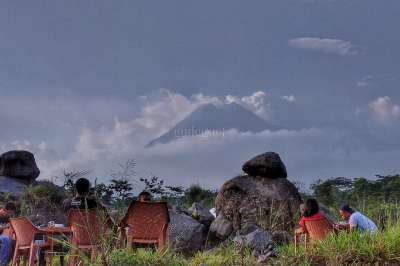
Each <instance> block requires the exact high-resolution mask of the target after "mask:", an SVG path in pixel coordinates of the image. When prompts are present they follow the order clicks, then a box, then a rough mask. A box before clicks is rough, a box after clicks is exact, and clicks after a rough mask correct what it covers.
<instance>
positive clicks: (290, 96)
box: [282, 94, 296, 103]
mask: <svg viewBox="0 0 400 266" xmlns="http://www.w3.org/2000/svg"><path fill="white" fill-rule="evenodd" d="M282 99H284V100H285V101H288V102H290V103H293V102H295V101H296V97H295V96H294V95H293V94H290V95H284V96H282Z"/></svg>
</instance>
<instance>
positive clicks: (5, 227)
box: [0, 202, 17, 266]
mask: <svg viewBox="0 0 400 266" xmlns="http://www.w3.org/2000/svg"><path fill="white" fill-rule="evenodd" d="M16 211H17V206H16V205H15V203H14V202H7V203H6V205H5V206H4V208H2V209H0V233H1V235H0V265H1V266H3V265H8V264H9V262H10V260H11V256H12V253H13V246H14V241H13V240H12V238H11V237H12V229H11V228H10V218H12V217H14V216H15V213H16Z"/></svg>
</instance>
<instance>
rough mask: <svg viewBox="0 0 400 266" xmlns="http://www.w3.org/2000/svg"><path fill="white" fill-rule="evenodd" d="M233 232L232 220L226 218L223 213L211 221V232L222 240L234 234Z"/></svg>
mask: <svg viewBox="0 0 400 266" xmlns="http://www.w3.org/2000/svg"><path fill="white" fill-rule="evenodd" d="M232 232H233V225H232V222H231V221H229V220H228V219H226V217H225V216H224V215H223V214H222V213H221V214H220V215H218V216H217V218H215V220H214V221H213V222H212V223H211V226H210V233H211V234H212V235H214V236H216V237H217V238H218V239H220V240H225V239H226V238H228V237H229V236H230V235H231V234H232Z"/></svg>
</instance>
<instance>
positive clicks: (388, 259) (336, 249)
mask: <svg viewBox="0 0 400 266" xmlns="http://www.w3.org/2000/svg"><path fill="white" fill-rule="evenodd" d="M95 265H96V266H97V265H98V266H100V265H110V266H117V265H118V266H120V265H128V266H129V265H132V266H133V265H138V266H181V265H182V266H183V265H189V266H202V265H204V266H205V265H207V266H225V265H226V266H242V265H243V266H247V265H250V266H251V265H259V264H257V261H256V259H255V258H254V257H253V256H252V255H251V251H250V250H240V249H239V248H237V247H236V246H235V245H234V244H231V245H229V246H227V247H221V248H217V249H215V250H213V251H208V252H207V251H205V252H199V253H197V254H195V255H194V256H190V257H185V256H183V255H180V254H175V253H173V252H169V251H166V252H163V253H160V252H152V251H149V250H144V249H139V250H137V251H136V252H127V251H125V250H115V251H113V252H112V253H111V254H110V255H109V257H108V258H107V263H106V264H104V263H101V262H99V263H97V264H95ZM267 265H273V266H278V265H303V266H306V265H400V223H398V224H396V225H392V226H390V227H388V228H386V229H385V230H384V231H383V232H379V233H377V234H374V235H370V234H359V233H351V234H349V233H341V234H339V235H332V236H330V237H329V238H327V239H325V240H324V241H320V242H316V243H314V244H313V245H312V246H308V248H307V250H305V249H304V247H303V246H301V247H300V248H299V249H298V250H297V252H295V249H294V245H293V244H288V245H284V246H280V247H279V252H278V257H277V258H271V259H270V260H269V261H268V263H267Z"/></svg>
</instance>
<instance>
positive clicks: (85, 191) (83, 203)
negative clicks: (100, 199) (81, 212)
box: [63, 178, 97, 213]
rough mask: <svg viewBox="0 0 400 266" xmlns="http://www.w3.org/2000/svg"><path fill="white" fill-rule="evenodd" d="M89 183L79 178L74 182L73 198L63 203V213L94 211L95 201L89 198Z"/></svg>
mask: <svg viewBox="0 0 400 266" xmlns="http://www.w3.org/2000/svg"><path fill="white" fill-rule="evenodd" d="M89 192H90V181H89V180H88V179H86V178H79V179H78V180H77V181H76V182H75V197H74V198H72V199H67V200H65V201H64V203H63V205H64V211H65V212H66V213H68V211H69V210H70V209H96V208H97V201H96V199H95V198H94V197H90V196H89Z"/></svg>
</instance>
